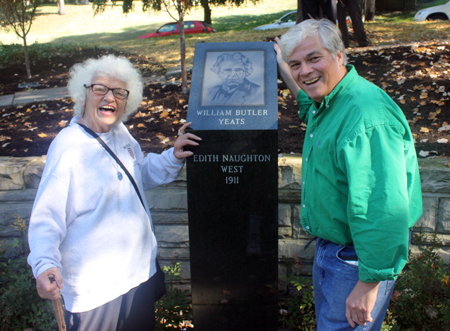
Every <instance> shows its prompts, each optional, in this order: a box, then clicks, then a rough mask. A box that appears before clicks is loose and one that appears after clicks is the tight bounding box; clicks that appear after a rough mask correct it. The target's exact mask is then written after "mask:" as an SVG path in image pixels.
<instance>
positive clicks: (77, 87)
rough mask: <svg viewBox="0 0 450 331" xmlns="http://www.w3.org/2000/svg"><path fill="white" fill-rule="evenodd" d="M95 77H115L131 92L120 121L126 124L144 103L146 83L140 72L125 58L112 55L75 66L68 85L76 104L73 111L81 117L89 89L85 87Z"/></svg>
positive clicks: (71, 71) (71, 70)
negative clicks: (143, 96) (143, 94)
mask: <svg viewBox="0 0 450 331" xmlns="http://www.w3.org/2000/svg"><path fill="white" fill-rule="evenodd" d="M94 76H100V77H105V76H108V77H113V78H116V79H118V80H121V81H122V82H124V83H125V85H126V89H127V90H129V91H130V94H129V96H128V99H127V103H126V106H125V110H124V113H123V115H122V117H121V118H120V120H121V121H122V122H126V120H127V119H128V117H129V116H130V115H131V114H133V113H134V112H135V111H136V110H137V107H138V106H139V104H140V103H141V101H142V92H143V88H144V83H143V81H142V76H141V74H140V72H139V70H137V69H136V68H135V67H133V65H132V64H131V62H130V61H128V60H127V59H126V58H125V57H123V56H115V55H112V54H110V55H104V56H102V57H101V58H99V59H88V60H86V61H84V62H83V63H77V64H75V65H74V66H73V67H72V68H71V69H70V79H69V81H68V83H67V88H68V89H69V93H70V96H71V97H72V99H73V101H74V102H75V105H74V107H73V110H74V112H75V114H76V115H78V116H80V117H81V116H83V114H84V107H85V102H86V95H87V89H86V88H85V87H84V85H85V84H86V85H88V86H89V85H91V84H92V79H93V78H94Z"/></svg>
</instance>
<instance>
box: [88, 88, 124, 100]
mask: <svg viewBox="0 0 450 331" xmlns="http://www.w3.org/2000/svg"><path fill="white" fill-rule="evenodd" d="M84 87H85V88H91V89H92V92H94V94H97V95H105V94H106V93H108V92H109V91H112V93H113V95H114V96H115V97H116V98H117V99H126V98H128V95H129V94H130V91H128V90H125V89H123V88H109V87H108V86H105V85H102V84H91V85H86V84H84Z"/></svg>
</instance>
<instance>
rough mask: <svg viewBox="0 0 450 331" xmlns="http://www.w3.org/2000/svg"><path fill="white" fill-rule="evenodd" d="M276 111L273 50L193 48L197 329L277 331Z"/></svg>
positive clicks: (190, 164) (192, 232)
mask: <svg viewBox="0 0 450 331" xmlns="http://www.w3.org/2000/svg"><path fill="white" fill-rule="evenodd" d="M277 119H278V109H277V67H276V59H275V53H274V50H273V43H263V42H255V43H204V44H197V46H196V49H195V58H194V66H193V74H192V80H191V92H190V97H189V108H188V115H187V121H188V122H192V126H191V128H192V129H193V133H195V134H196V135H198V136H199V137H201V138H202V141H201V142H200V145H199V146H198V147H195V148H193V151H194V153H195V154H194V156H193V157H191V158H188V159H187V160H188V161H187V185H188V210H189V241H190V258H191V284H192V302H193V310H194V318H193V322H194V329H195V331H222V330H226V331H252V330H258V331H264V330H267V331H275V330H277V312H278V308H277V294H278V288H277V282H278V277H277V276H278V238H277V237H278V230H277V225H278V222H277V217H278V201H277V200H278V162H277V152H278V147H277V146H278V141H277V129H278V125H277V124H278V123H277Z"/></svg>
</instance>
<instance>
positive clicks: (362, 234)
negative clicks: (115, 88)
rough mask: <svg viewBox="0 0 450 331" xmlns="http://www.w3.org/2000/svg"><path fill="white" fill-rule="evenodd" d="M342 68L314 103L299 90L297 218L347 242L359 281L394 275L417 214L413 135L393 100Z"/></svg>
mask: <svg viewBox="0 0 450 331" xmlns="http://www.w3.org/2000/svg"><path fill="white" fill-rule="evenodd" d="M347 70H348V73H347V75H346V76H345V77H344V78H343V79H342V80H341V82H340V83H339V84H338V85H337V86H336V87H335V88H334V89H333V91H332V92H331V93H330V94H329V95H328V96H326V97H325V99H324V100H323V101H322V103H321V104H320V105H319V104H318V103H316V102H315V101H314V100H312V99H310V98H309V97H308V96H307V95H306V93H305V92H304V91H300V92H299V94H298V100H297V101H298V105H299V109H300V118H302V119H303V120H304V121H305V122H306V123H307V130H306V136H305V143H304V145H303V170H302V181H303V187H302V208H301V223H302V226H303V227H304V228H305V229H306V231H307V232H309V233H311V234H313V235H314V236H317V237H320V238H322V239H325V240H329V241H332V242H334V243H337V244H341V245H348V244H351V243H353V244H354V246H355V249H356V253H357V255H358V261H359V264H358V267H359V279H360V280H361V281H363V282H375V281H382V280H388V279H395V278H396V277H397V276H398V274H399V273H400V272H401V270H402V269H403V267H404V266H405V264H406V261H407V257H408V240H409V229H410V228H411V227H412V226H413V225H414V224H415V223H416V221H417V220H418V219H419V217H420V215H421V214H422V192H421V186H420V177H419V168H418V164H417V156H416V151H415V148H414V140H413V137H412V134H411V131H410V129H409V126H408V122H407V120H406V118H405V116H404V114H403V112H402V111H401V109H400V108H399V107H398V106H397V105H396V104H395V102H393V101H392V99H391V98H390V97H389V96H388V95H387V94H386V93H385V92H384V91H383V90H381V89H380V88H378V87H376V86H375V85H373V84H372V83H370V82H368V81H367V80H365V79H364V78H362V77H360V76H359V75H358V73H357V72H356V70H355V68H354V67H353V66H351V65H348V66H347Z"/></svg>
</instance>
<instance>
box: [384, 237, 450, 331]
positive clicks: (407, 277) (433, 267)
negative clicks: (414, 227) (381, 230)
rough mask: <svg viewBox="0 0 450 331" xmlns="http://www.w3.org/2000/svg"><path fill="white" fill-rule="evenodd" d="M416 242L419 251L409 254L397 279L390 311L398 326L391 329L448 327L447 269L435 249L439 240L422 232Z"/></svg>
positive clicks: (416, 330) (418, 330)
mask: <svg viewBox="0 0 450 331" xmlns="http://www.w3.org/2000/svg"><path fill="white" fill-rule="evenodd" d="M426 240H428V242H429V243H431V244H426ZM415 241H416V242H417V243H418V247H419V250H420V254H418V255H411V256H410V259H409V262H408V264H407V266H406V267H405V270H404V271H403V273H402V274H401V275H400V276H399V278H398V280H397V284H396V291H395V292H394V298H395V299H394V301H393V302H392V303H391V306H390V311H391V312H392V316H393V317H394V318H395V320H396V322H397V324H398V326H394V327H393V328H392V329H391V330H392V331H397V330H411V331H427V330H430V331H431V330H433V331H434V330H441V331H445V330H450V281H449V278H450V272H449V271H446V270H445V269H444V262H443V261H442V259H441V257H440V256H439V255H438V254H437V252H436V250H437V248H438V247H439V246H441V243H440V242H439V240H438V239H437V235H436V234H432V235H427V234H424V233H423V232H422V231H420V232H419V234H418V235H415Z"/></svg>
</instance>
